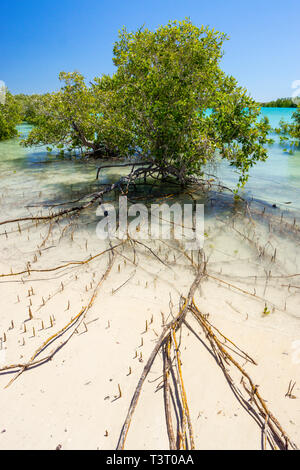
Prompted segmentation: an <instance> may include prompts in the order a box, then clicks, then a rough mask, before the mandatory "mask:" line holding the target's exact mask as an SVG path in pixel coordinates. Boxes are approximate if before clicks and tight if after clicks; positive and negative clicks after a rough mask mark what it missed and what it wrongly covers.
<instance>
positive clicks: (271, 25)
mask: <svg viewBox="0 0 300 470" xmlns="http://www.w3.org/2000/svg"><path fill="white" fill-rule="evenodd" d="M186 16H189V17H190V18H191V20H192V21H193V22H194V23H195V24H197V25H201V24H205V25H210V26H211V27H215V28H216V29H218V30H220V31H224V32H226V33H227V34H228V35H229V36H230V38H231V39H230V41H228V42H226V43H225V57H224V59H223V69H224V70H225V71H226V72H227V73H230V74H232V75H234V76H235V77H236V78H237V79H238V80H239V82H240V84H241V85H243V86H245V87H247V88H248V90H249V92H250V93H251V95H252V96H253V97H254V98H256V99H257V100H269V99H273V98H277V97H283V96H291V93H292V89H291V83H292V82H293V81H294V80H300V22H299V19H300V1H299V0H285V1H283V0H280V1H279V0H272V1H271V0H213V1H211V0H205V1H204V0H160V1H159V0H148V1H144V0H51V1H50V0H1V6H0V41H1V42H0V51H1V55H0V80H4V81H5V82H6V84H7V86H8V88H9V89H10V90H11V91H12V92H13V93H34V92H37V93H40V92H46V91H52V90H55V89H57V88H58V87H59V81H58V79H57V75H58V73H59V72H60V71H61V70H64V71H73V70H79V71H80V72H82V73H83V74H84V75H85V76H86V77H87V78H88V79H92V78H93V77H95V76H97V75H101V73H111V72H112V71H113V65H112V60H111V58H112V47H113V43H114V41H115V40H116V39H117V33H118V30H119V29H120V28H121V27H122V26H123V25H125V26H126V27H127V29H128V30H136V29H137V28H138V27H140V26H141V25H143V24H144V23H145V25H146V26H147V27H149V28H150V29H152V28H156V27H157V26H159V25H160V24H164V23H167V22H168V20H170V19H172V20H173V19H183V18H184V17H186Z"/></svg>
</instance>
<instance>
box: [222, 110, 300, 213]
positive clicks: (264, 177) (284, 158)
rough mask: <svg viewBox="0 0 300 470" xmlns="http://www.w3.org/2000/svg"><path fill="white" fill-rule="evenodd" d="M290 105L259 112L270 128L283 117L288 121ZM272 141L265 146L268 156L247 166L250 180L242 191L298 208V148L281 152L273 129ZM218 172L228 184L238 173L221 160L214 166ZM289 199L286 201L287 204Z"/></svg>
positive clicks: (281, 149) (288, 206)
mask: <svg viewBox="0 0 300 470" xmlns="http://www.w3.org/2000/svg"><path fill="white" fill-rule="evenodd" d="M294 111H295V109H293V108H262V116H264V117H267V118H268V119H269V121H270V124H271V126H272V128H275V127H277V126H278V124H279V121H280V120H281V119H284V120H286V121H288V122H290V121H291V118H292V114H293V113H294ZM271 137H272V138H273V139H274V140H275V143H274V144H272V145H270V146H269V147H268V155H269V157H268V159H267V160H266V161H265V162H259V163H258V164H257V165H255V166H254V167H253V168H252V169H251V170H250V177H249V181H248V182H247V184H246V187H245V190H244V193H245V194H246V195H247V196H250V197H251V196H253V197H255V198H258V199H261V200H262V201H265V202H268V203H271V204H276V205H277V206H279V207H280V208H290V209H295V210H299V209H300V151H299V150H298V151H297V152H295V153H294V154H293V155H290V154H288V153H287V152H284V147H283V146H282V145H280V144H279V137H278V135H277V134H275V133H272V136H271ZM216 173H217V175H218V176H219V177H220V178H221V179H222V181H224V183H225V184H227V185H228V186H230V187H232V188H233V187H234V185H235V184H236V182H237V181H238V174H237V173H236V171H235V170H234V169H233V168H231V167H229V166H228V165H227V163H226V162H222V163H221V164H220V165H219V166H218V167H217V168H216ZM287 203H288V204H287Z"/></svg>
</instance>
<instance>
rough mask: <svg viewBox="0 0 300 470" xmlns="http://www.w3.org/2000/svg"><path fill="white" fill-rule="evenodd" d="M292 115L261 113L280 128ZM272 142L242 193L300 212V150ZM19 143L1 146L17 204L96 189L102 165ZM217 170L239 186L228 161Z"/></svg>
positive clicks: (0, 178)
mask: <svg viewBox="0 0 300 470" xmlns="http://www.w3.org/2000/svg"><path fill="white" fill-rule="evenodd" d="M293 112H294V109H289V108H262V115H263V116H266V117H268V118H269V120H270V124H271V126H272V127H276V126H277V125H278V123H279V121H280V119H285V120H287V121H288V120H290V119H291V116H292V114H293ZM29 129H30V126H28V125H26V124H23V125H21V126H19V131H20V134H21V135H25V134H26V133H27V132H28V130H29ZM272 137H273V138H274V139H275V141H276V142H275V143H274V144H273V145H271V146H270V147H269V157H268V159H267V161H266V162H261V163H258V164H257V165H255V166H254V167H253V168H252V169H251V171H250V178H249V181H248V183H247V185H246V188H245V190H244V192H245V194H246V195H248V196H253V197H255V198H257V199H261V200H263V201H266V202H269V203H271V204H274V203H275V204H276V205H278V206H280V207H281V208H282V209H284V208H289V209H291V208H293V209H296V210H298V209H300V150H299V151H297V152H295V153H294V154H293V155H289V154H288V153H286V152H284V150H283V147H282V146H281V145H280V144H279V143H278V141H279V139H278V136H277V135H273V136H272ZM18 140H19V139H13V140H10V141H6V142H0V187H1V189H7V190H8V191H9V192H10V193H11V196H13V200H14V203H16V200H17V199H18V198H20V199H21V200H22V202H21V203H20V205H22V206H25V205H26V204H30V203H32V202H34V199H35V197H36V195H37V194H40V193H41V192H42V199H43V200H44V201H45V202H46V201H47V200H48V201H54V202H61V201H66V200H69V199H70V198H74V196H75V195H76V194H84V193H85V192H86V191H87V190H88V191H89V190H90V189H92V190H93V189H94V188H95V187H97V182H96V181H95V176H96V167H97V166H98V165H99V164H100V162H99V161H88V162H83V161H81V160H80V159H76V158H62V157H58V156H56V155H53V154H49V153H47V151H46V150H45V148H44V147H41V148H30V149H25V148H23V147H21V146H20V145H19V142H18ZM118 170H120V169H118ZM118 170H116V169H115V170H113V169H111V170H104V171H103V172H102V173H101V174H102V176H101V182H106V181H107V180H108V179H109V178H112V177H114V176H117V174H118ZM213 170H214V173H216V174H217V175H218V176H219V177H220V178H221V180H222V181H223V182H224V184H225V185H228V186H230V187H232V188H233V187H234V186H235V184H236V182H237V179H238V175H237V173H236V171H235V170H234V169H233V168H231V167H229V165H228V164H227V163H226V162H220V163H219V164H218V165H217V166H214V168H213ZM287 203H288V204H287ZM18 205H19V204H18Z"/></svg>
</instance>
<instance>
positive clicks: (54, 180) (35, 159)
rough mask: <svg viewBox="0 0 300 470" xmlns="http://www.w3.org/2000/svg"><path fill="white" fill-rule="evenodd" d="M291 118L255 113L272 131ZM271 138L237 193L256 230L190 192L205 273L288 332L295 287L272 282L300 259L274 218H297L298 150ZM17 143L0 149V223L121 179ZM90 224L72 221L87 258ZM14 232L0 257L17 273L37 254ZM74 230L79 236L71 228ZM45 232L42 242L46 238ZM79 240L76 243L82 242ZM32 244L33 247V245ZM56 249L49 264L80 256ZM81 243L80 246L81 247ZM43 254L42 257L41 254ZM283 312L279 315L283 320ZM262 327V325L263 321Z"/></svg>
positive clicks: (227, 173)
mask: <svg viewBox="0 0 300 470" xmlns="http://www.w3.org/2000/svg"><path fill="white" fill-rule="evenodd" d="M293 112H294V110H293V109H283V108H273V109H272V108H264V109H262V114H263V115H264V116H267V117H268V118H269V119H270V122H271V125H272V126H276V125H277V124H278V122H279V121H280V119H282V118H284V119H290V118H291V116H292V113H293ZM29 129H30V126H27V125H22V126H20V129H19V130H20V133H21V134H23V135H24V134H26V133H27V132H28V130H29ZM275 139H276V140H277V142H276V143H275V144H274V145H272V146H270V148H269V158H268V160H267V161H266V162H265V163H260V164H258V165H256V167H254V168H253V169H252V170H251V172H250V178H249V181H248V183H247V185H246V188H245V190H244V192H245V194H246V195H247V196H248V197H249V200H251V197H253V198H254V202H253V203H252V204H251V207H253V210H254V215H255V214H256V215H255V224H256V226H255V230H254V229H253V227H251V226H250V225H248V222H249V220H248V219H247V217H245V216H244V215H243V213H242V209H241V208H240V206H239V205H238V204H235V203H234V201H233V198H232V195H231V194H230V193H228V194H227V193H224V194H218V193H212V194H209V195H203V194H197V195H196V194H195V193H193V194H194V196H193V197H194V198H195V199H196V200H197V201H199V202H202V203H204V204H205V214H206V218H205V232H206V241H205V249H206V252H207V254H208V256H209V257H210V269H211V273H212V275H217V276H220V275H222V276H223V278H224V279H227V281H229V280H234V282H235V283H239V286H240V288H243V289H244V288H246V289H250V290H251V292H257V293H260V295H261V296H262V297H263V298H266V299H267V300H268V301H269V302H270V305H275V306H276V309H277V320H276V321H275V320H274V318H272V320H271V323H270V324H269V326H271V327H274V326H275V324H276V322H277V326H278V327H279V328H280V329H284V328H285V327H287V324H286V314H288V315H289V317H290V318H293V319H297V318H298V317H299V313H298V310H299V309H298V306H299V300H298V292H299V289H300V286H298V284H297V281H296V279H298V278H296V279H295V281H294V283H293V284H294V288H293V290H292V292H291V291H290V290H289V289H290V288H289V287H288V286H285V287H284V288H282V287H281V286H282V281H280V279H279V278H278V276H283V277H284V276H289V275H294V274H295V273H299V270H300V253H299V249H298V239H297V236H298V234H297V233H293V227H292V228H291V226H288V225H287V226H285V225H284V223H282V220H281V219H280V216H281V214H283V215H284V220H287V219H288V214H290V215H291V217H292V218H293V217H296V218H297V217H298V216H299V211H300V152H297V153H295V154H294V155H289V154H287V153H285V152H284V151H283V148H282V147H281V146H280V145H279V143H278V138H277V136H275ZM18 140H19V139H14V140H11V141H7V142H2V143H0V196H1V199H0V207H1V217H0V221H1V220H6V219H11V218H14V217H22V216H24V215H30V214H31V213H36V212H37V211H38V210H40V208H37V207H35V206H38V205H39V204H44V205H45V204H49V205H51V204H54V203H61V202H65V201H72V200H75V199H76V198H78V197H82V196H84V195H85V194H89V193H91V192H93V191H95V190H96V189H97V188H99V184H100V183H103V182H108V181H111V180H112V179H116V178H118V175H119V174H120V171H119V170H120V168H116V169H108V170H104V171H103V172H102V173H101V177H100V181H96V167H97V166H99V165H100V161H99V160H96V161H93V160H89V161H85V162H84V161H82V160H81V159H80V158H68V157H67V158H62V157H58V156H56V155H53V154H49V153H47V151H46V150H45V148H34V149H25V148H23V147H21V146H20V145H19V142H18ZM122 171H124V172H126V171H127V170H126V169H124V170H122ZM213 172H214V173H216V174H217V175H218V176H219V177H220V178H221V180H222V181H223V182H224V184H225V185H227V186H229V187H232V188H234V186H235V183H236V181H237V175H236V173H235V171H234V170H233V169H232V168H230V167H229V166H228V165H226V163H225V162H221V163H220V164H218V165H216V166H215V167H214V168H213ZM172 191H174V188H173V189H172ZM164 192H166V193H168V192H169V193H170V192H171V191H170V188H167V187H166V188H164ZM174 200H179V201H182V202H190V201H191V198H190V195H189V194H180V195H177V196H175V198H173V199H172V198H171V199H170V201H172V202H174ZM273 204H276V207H275V208H274V207H272V206H273ZM263 207H266V214H268V218H263V219H262V220H261V219H260V216H259V215H258V214H260V213H261V211H262V208H263ZM280 209H283V210H284V211H283V212H282V211H280ZM46 210H48V209H46ZM240 211H241V212H240ZM292 220H293V219H292ZM297 220H298V219H297ZM96 221H97V217H96V211H95V208H92V209H90V210H89V211H85V212H84V213H82V215H81V216H80V218H79V219H78V220H76V224H77V223H78V222H79V223H80V224H81V230H82V232H81V233H83V232H85V233H84V237H86V238H84V239H87V238H89V242H88V243H89V246H90V247H91V250H92V248H93V250H94V252H95V251H97V249H98V250H99V240H97V237H96V233H95V224H96ZM233 224H235V225H233ZM13 230H14V232H13V233H15V234H16V238H15V239H13V238H12V239H11V243H9V240H8V241H6V242H5V243H4V240H5V236H4V235H5V234H4V232H3V230H0V232H1V233H0V235H2V238H1V239H2V240H3V242H2V243H1V246H0V255H1V260H2V262H3V263H4V265H7V266H9V263H12V262H13V263H14V270H15V267H16V265H17V266H19V267H20V269H21V268H22V266H24V261H23V259H22V257H23V256H27V255H26V253H31V251H32V257H33V254H34V252H35V251H34V250H35V249H36V248H33V247H30V246H29V243H28V241H27V238H25V239H24V240H23V241H22V246H21V245H20V240H19V239H18V237H17V235H18V233H17V230H16V228H15V227H14V229H13ZM41 230H42V228H41ZM76 230H77V234H78V226H77V225H76ZM37 232H39V230H38V231H37ZM46 233H47V232H46ZM46 233H44V234H43V236H46ZM32 236H33V235H31V237H32ZM81 239H82V240H83V236H82V237H81ZM28 240H29V239H28ZM34 240H35V239H33V240H32V243H33V241H34ZM35 241H37V242H38V240H35ZM59 244H60V246H61V248H59V247H58V246H57V240H56V241H55V242H53V243H52V245H53V246H56V247H57V254H56V255H54V257H55V259H56V260H57V259H59V260H68V259H78V258H79V256H78V250H77V248H78V246H77V248H76V249H75V248H74V247H72V243H70V239H69V238H67V239H66V240H65V242H64V244H63V243H62V242H61V240H60V238H59ZM82 245H83V248H84V243H83V242H82ZM76 250H77V251H76ZM274 250H277V252H276V253H277V254H276V264H275V263H274V262H273V261H272V256H273V253H274ZM168 251H169V250H168V249H166V253H164V255H165V256H168ZM92 252H93V251H91V253H92ZM262 252H263V255H262ZM49 253H50V251H49ZM52 253H54V252H53V250H51V256H50V258H49V260H48V263H49V265H51V264H53V261H51V260H52V256H53V255H52ZM67 254H68V255H67ZM43 256H44V258H45V255H43ZM172 256H173V255H172ZM9 269H10V268H9V267H8V268H7V267H5V268H3V271H6V272H7V271H9ZM271 271H272V275H274V276H275V277H274V279H272V280H271V281H270V282H269V281H268V279H267V282H269V284H270V285H269V286H268V288H267V290H266V284H265V282H266V280H265V278H266V273H269V272H271ZM256 276H258V281H257V284H256V280H255V285H254V278H255V279H256ZM276 276H277V277H276ZM259 279H260V280H259ZM278 279H279V280H278ZM128 288H129V286H128ZM287 288H288V291H287ZM223 294H224V293H223ZM226 295H227V294H226ZM231 295H232V293H231V291H230V296H231ZM230 298H231V297H230ZM287 298H288V301H287V300H286V299H287ZM230 301H231V300H230ZM286 302H287V305H286V304H285V303H286ZM277 307H278V308H277ZM250 311H251V312H252V314H253V318H256V319H257V320H258V319H259V318H260V317H261V312H262V307H261V305H260V304H259V305H258V306H256V307H255V306H253V305H251V308H250ZM280 312H281V313H280ZM283 312H285V313H284V314H282V313H283ZM249 315H250V314H249ZM264 321H265V324H266V325H268V320H267V319H265V320H264ZM288 328H290V327H288Z"/></svg>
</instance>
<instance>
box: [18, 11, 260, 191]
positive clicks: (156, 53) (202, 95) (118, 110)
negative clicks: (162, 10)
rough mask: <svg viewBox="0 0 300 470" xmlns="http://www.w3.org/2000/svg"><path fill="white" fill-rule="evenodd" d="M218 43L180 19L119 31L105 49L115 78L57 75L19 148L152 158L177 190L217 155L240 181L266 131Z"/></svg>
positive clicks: (217, 36)
mask: <svg viewBox="0 0 300 470" xmlns="http://www.w3.org/2000/svg"><path fill="white" fill-rule="evenodd" d="M226 39H227V37H226V35H225V34H224V33H221V32H218V31H215V30H214V29H209V28H208V27H204V26H201V27H197V26H195V25H193V24H192V23H191V21H190V20H188V19H186V20H184V21H174V22H169V23H168V24H167V25H165V26H161V27H159V28H158V29H157V30H156V31H150V30H148V29H146V28H142V29H140V30H138V31H136V32H134V33H130V32H127V30H126V29H125V28H124V29H123V30H122V31H120V33H119V40H118V41H117V42H116V43H115V46H114V49H113V62H114V65H115V66H116V72H115V73H114V74H113V75H111V76H109V75H103V76H101V77H97V78H95V79H94V81H93V82H92V83H91V84H89V85H87V84H86V83H85V80H84V77H83V76H82V75H81V74H80V73H78V72H73V73H61V74H60V79H61V80H62V81H63V82H64V84H63V86H62V88H61V90H60V91H58V92H56V93H51V94H48V95H45V96H44V98H43V102H42V105H40V106H39V110H38V113H37V114H38V116H37V118H36V127H35V128H34V129H33V130H32V131H31V133H30V134H29V136H28V138H27V139H26V141H25V142H24V143H25V145H39V144H41V145H45V144H46V145H51V146H54V147H58V148H65V149H69V150H72V149H78V148H79V149H81V150H82V152H83V153H86V152H91V153H93V154H94V155H100V156H109V157H111V156H120V157H135V158H138V159H140V160H141V161H152V162H155V164H156V167H157V168H159V171H160V173H161V175H162V176H166V175H169V176H173V177H175V178H177V179H178V181H180V182H181V183H182V184H184V183H185V181H186V179H187V178H188V177H189V176H191V175H194V174H196V175H199V174H201V171H202V168H203V165H204V164H205V163H206V162H207V161H208V160H212V159H214V158H216V156H217V155H219V156H220V157H221V158H223V159H226V160H228V161H229V163H230V165H233V166H235V167H236V168H238V170H240V175H241V176H240V184H244V183H245V181H246V180H247V173H248V170H249V168H250V167H251V166H252V165H253V164H255V163H256V162H257V161H259V160H265V159H266V158H267V151H266V148H265V144H266V143H268V142H269V140H268V137H267V133H268V130H269V125H268V123H267V120H266V119H262V120H261V121H258V116H259V113H260V108H259V105H258V104H257V103H256V102H255V101H254V100H253V99H252V98H251V97H250V96H249V95H248V93H247V91H246V90H245V89H244V88H242V87H240V86H238V84H237V81H236V80H235V79H234V78H233V77H232V76H229V75H226V74H225V73H224V72H223V71H222V69H221V68H220V60H221V58H222V56H223V49H222V48H223V43H224V41H225V40H226Z"/></svg>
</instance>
